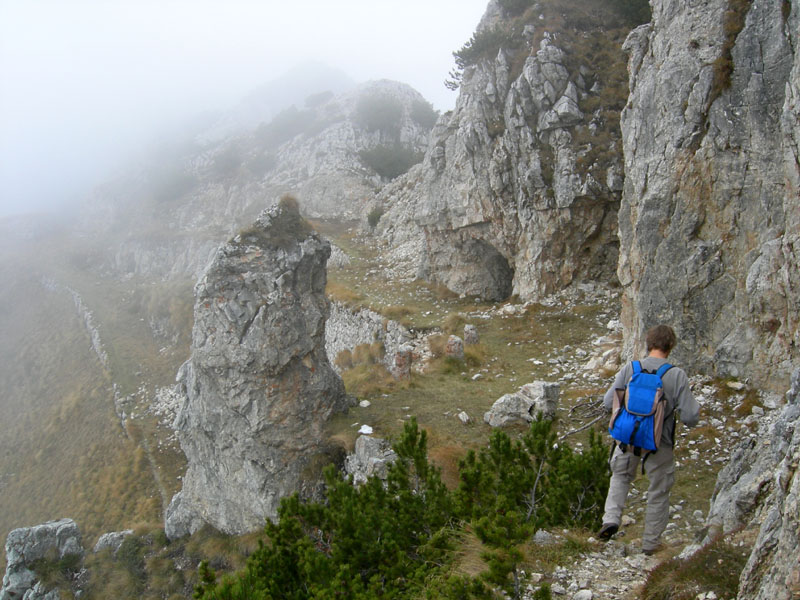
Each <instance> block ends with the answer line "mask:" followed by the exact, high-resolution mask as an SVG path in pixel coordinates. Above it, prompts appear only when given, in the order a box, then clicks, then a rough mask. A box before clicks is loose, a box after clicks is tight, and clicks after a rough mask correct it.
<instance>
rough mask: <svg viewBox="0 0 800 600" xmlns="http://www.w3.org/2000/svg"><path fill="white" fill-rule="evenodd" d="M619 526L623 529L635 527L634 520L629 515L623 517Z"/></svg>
mask: <svg viewBox="0 0 800 600" xmlns="http://www.w3.org/2000/svg"><path fill="white" fill-rule="evenodd" d="M621 525H622V526H623V527H630V526H631V525H636V519H634V518H633V517H631V516H630V515H624V516H623V517H622V521H621Z"/></svg>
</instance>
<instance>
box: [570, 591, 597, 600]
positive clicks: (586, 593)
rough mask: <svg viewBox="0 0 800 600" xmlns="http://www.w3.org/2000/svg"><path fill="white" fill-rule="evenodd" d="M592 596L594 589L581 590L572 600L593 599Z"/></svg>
mask: <svg viewBox="0 0 800 600" xmlns="http://www.w3.org/2000/svg"><path fill="white" fill-rule="evenodd" d="M592 598H594V594H593V593H592V590H580V591H579V592H577V593H576V594H575V595H574V596H573V597H572V600H592Z"/></svg>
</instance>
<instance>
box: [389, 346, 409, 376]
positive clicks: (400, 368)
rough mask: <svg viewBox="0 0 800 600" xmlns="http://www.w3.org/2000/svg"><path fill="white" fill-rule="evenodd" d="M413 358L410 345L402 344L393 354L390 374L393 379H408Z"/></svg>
mask: <svg viewBox="0 0 800 600" xmlns="http://www.w3.org/2000/svg"><path fill="white" fill-rule="evenodd" d="M413 360H414V351H413V349H412V348H411V346H408V345H403V346H400V348H399V349H398V350H397V352H396V353H395V355H394V365H393V366H392V376H393V377H394V378H395V379H408V378H409V377H411V363H412V362H413Z"/></svg>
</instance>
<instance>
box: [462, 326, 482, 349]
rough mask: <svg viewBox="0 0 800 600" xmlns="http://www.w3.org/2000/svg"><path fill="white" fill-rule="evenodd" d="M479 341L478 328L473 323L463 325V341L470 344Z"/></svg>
mask: <svg viewBox="0 0 800 600" xmlns="http://www.w3.org/2000/svg"><path fill="white" fill-rule="evenodd" d="M479 341H480V337H479V336H478V328H477V327H475V325H464V343H465V344H467V345H470V344H477V343H478V342H479Z"/></svg>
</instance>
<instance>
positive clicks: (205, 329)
mask: <svg viewBox="0 0 800 600" xmlns="http://www.w3.org/2000/svg"><path fill="white" fill-rule="evenodd" d="M329 255H330V247H329V244H328V242H326V241H323V240H322V239H320V237H319V236H318V235H317V234H315V233H313V232H312V231H311V230H310V227H309V226H308V224H307V223H306V222H305V221H303V220H302V218H301V217H300V215H299V213H298V212H297V206H296V203H294V202H293V201H291V199H288V200H287V199H283V200H281V202H280V203H279V204H278V205H277V206H275V207H274V208H273V209H270V210H269V211H265V212H264V213H263V214H262V215H261V216H260V217H259V218H258V220H257V221H256V223H255V225H254V226H253V227H251V228H250V229H248V230H245V231H243V232H241V233H240V234H239V235H237V236H236V237H235V238H234V239H232V240H231V241H230V242H228V243H227V244H225V245H224V246H222V247H221V248H220V249H219V250H218V251H217V254H216V256H215V258H214V260H213V261H212V263H211V264H210V265H209V267H208V269H207V270H206V272H205V274H204V275H203V277H202V278H201V279H200V281H199V282H198V284H197V286H196V288H195V313H194V315H195V322H194V330H193V335H192V356H191V359H190V360H189V361H188V362H186V363H185V364H184V366H183V367H181V371H180V373H179V376H178V378H179V383H180V384H181V385H182V387H183V389H184V391H185V399H184V402H183V405H182V407H181V409H180V412H179V414H178V417H177V418H176V421H175V427H176V429H177V431H178V436H179V439H180V442H181V447H182V448H183V451H184V453H185V454H186V457H187V459H188V463H189V467H188V470H187V473H186V476H185V477H184V480H183V489H182V490H181V491H180V492H179V493H178V494H176V496H175V497H174V498H173V500H172V503H171V504H170V506H169V508H168V510H167V515H166V532H167V535H168V536H169V537H170V538H175V537H179V536H182V535H184V534H187V533H192V532H194V531H196V530H197V529H198V528H199V527H200V526H202V524H203V523H208V524H210V525H212V526H214V527H215V528H217V529H218V530H220V531H223V532H226V533H243V532H245V531H252V530H255V529H258V528H259V527H262V526H263V523H264V519H265V518H272V517H275V516H276V512H277V508H278V504H279V501H280V499H281V498H282V497H284V496H286V495H288V494H291V493H293V492H296V491H300V492H301V493H303V494H310V493H312V492H313V490H314V487H315V485H316V484H317V483H318V481H319V475H320V474H319V472H318V471H319V467H320V466H321V465H322V464H324V463H326V462H330V457H331V455H332V453H333V452H334V451H335V450H334V449H333V448H331V447H330V446H329V445H328V444H327V442H326V440H325V439H324V437H323V432H322V429H323V426H324V424H325V423H326V422H327V420H328V419H329V417H330V416H331V415H332V414H333V413H335V412H337V411H341V410H344V409H345V406H346V404H345V396H344V388H343V385H342V382H341V379H339V377H338V376H337V375H336V373H335V372H334V371H333V369H332V368H331V366H330V363H329V362H328V358H327V355H326V354H325V348H324V343H325V338H324V335H325V321H326V318H327V316H328V300H327V298H326V297H325V282H326V272H325V262H326V260H327V259H328V256H329Z"/></svg>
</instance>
